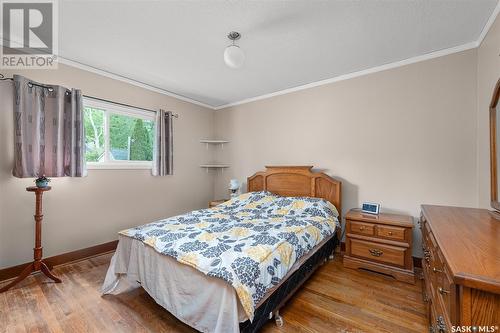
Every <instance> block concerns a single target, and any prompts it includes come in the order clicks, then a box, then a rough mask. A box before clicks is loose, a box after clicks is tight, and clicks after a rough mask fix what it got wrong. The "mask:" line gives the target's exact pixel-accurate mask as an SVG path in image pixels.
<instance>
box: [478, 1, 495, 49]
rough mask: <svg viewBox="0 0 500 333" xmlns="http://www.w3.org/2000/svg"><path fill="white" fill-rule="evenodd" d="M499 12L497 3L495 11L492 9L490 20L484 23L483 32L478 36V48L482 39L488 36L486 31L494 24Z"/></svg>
mask: <svg viewBox="0 0 500 333" xmlns="http://www.w3.org/2000/svg"><path fill="white" fill-rule="evenodd" d="M499 12H500V1H498V3H497V5H496V7H495V9H493V13H491V15H490V18H489V19H488V21H486V24H485V25H484V27H483V30H482V31H481V34H480V35H479V38H478V39H477V41H476V42H477V46H480V45H481V43H482V42H483V40H484V38H485V37H486V35H487V34H488V31H490V28H491V26H492V25H493V23H494V22H495V20H496V18H497V16H498V13H499Z"/></svg>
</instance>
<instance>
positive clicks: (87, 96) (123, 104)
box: [83, 95, 179, 118]
mask: <svg viewBox="0 0 500 333" xmlns="http://www.w3.org/2000/svg"><path fill="white" fill-rule="evenodd" d="M83 97H86V98H91V99H95V100H96V101H101V102H106V103H112V104H117V105H121V106H125V107H129V108H134V109H139V110H143V111H148V112H154V113H156V112H157V111H155V110H151V109H145V108H140V107H138V106H134V105H130V104H125V103H119V102H114V101H110V100H108V99H104V98H99V97H94V96H89V95H83ZM172 117H174V118H179V114H178V113H172Z"/></svg>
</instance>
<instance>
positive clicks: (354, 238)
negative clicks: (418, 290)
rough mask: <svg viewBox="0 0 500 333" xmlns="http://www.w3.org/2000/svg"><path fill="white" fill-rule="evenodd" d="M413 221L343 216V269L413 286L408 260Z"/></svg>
mask: <svg viewBox="0 0 500 333" xmlns="http://www.w3.org/2000/svg"><path fill="white" fill-rule="evenodd" d="M412 229H413V218H412V217H411V216H407V215H396V214H379V215H370V214H365V213H362V212H361V211H360V210H359V209H352V210H351V211H349V213H347V215H346V252H345V255H344V266H345V267H348V268H355V269H357V268H363V269H367V270H371V271H376V272H379V273H383V274H386V275H390V276H392V277H394V278H395V279H396V280H400V281H404V282H408V283H412V284H413V283H415V275H414V272H413V258H412Z"/></svg>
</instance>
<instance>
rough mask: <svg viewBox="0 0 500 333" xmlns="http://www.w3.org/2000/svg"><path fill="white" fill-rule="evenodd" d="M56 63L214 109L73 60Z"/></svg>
mask: <svg viewBox="0 0 500 333" xmlns="http://www.w3.org/2000/svg"><path fill="white" fill-rule="evenodd" d="M57 61H58V62H59V63H60V64H63V65H67V66H71V67H75V68H78V69H81V70H84V71H87V72H91V73H94V74H97V75H101V76H104V77H107V78H110V79H114V80H117V81H121V82H125V83H128V84H131V85H134V86H137V87H140V88H144V89H147V90H150V91H153V92H156V93H159V94H162V95H166V96H169V97H173V98H175V99H178V100H181V101H184V102H188V103H191V104H195V105H198V106H202V107H204V108H207V109H210V110H215V108H214V107H213V106H212V105H208V104H205V103H203V102H200V101H197V100H194V99H192V98H189V97H186V96H182V95H179V94H176V93H173V92H171V91H168V90H166V89H162V88H159V87H155V86H152V85H150V84H147V83H144V82H141V81H137V80H134V79H131V78H128V77H126V76H123V75H119V74H115V73H112V72H108V71H105V70H102V69H99V68H96V67H93V66H89V65H85V64H82V63H80V62H77V61H74V60H70V59H67V58H63V57H61V56H57Z"/></svg>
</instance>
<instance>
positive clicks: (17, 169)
mask: <svg viewBox="0 0 500 333" xmlns="http://www.w3.org/2000/svg"><path fill="white" fill-rule="evenodd" d="M49 88H51V89H49ZM83 126H84V123H83V105H82V93H81V91H80V90H76V89H72V90H68V89H66V88H64V87H60V86H54V85H45V84H40V83H37V82H33V81H31V80H28V79H27V78H25V77H23V76H20V75H14V169H13V171H12V174H13V175H14V176H15V177H19V178H25V177H38V176H42V175H45V176H47V177H64V176H69V177H82V176H86V168H85V137H84V127H83Z"/></svg>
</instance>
